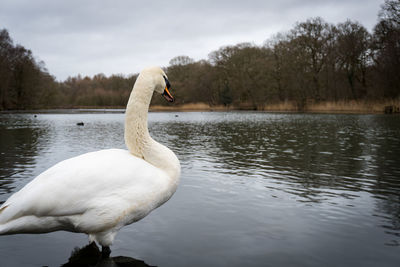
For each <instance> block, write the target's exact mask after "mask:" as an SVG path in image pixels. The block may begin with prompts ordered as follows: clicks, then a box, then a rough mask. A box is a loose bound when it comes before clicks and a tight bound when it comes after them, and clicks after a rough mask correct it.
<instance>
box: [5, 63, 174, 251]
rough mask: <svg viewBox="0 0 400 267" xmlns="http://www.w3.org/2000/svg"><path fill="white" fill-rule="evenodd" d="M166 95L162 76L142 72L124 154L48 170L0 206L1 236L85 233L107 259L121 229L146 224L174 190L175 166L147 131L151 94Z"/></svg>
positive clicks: (102, 154) (86, 157) (101, 154)
mask: <svg viewBox="0 0 400 267" xmlns="http://www.w3.org/2000/svg"><path fill="white" fill-rule="evenodd" d="M169 90H170V83H169V81H168V78H167V76H166V74H165V73H164V71H163V70H162V69H161V68H159V67H150V68H146V69H144V70H143V71H142V72H141V73H140V74H139V76H138V77H137V80H136V82H135V85H134V87H133V89H132V92H131V95H130V98H129V101H128V104H127V108H126V116H125V143H126V145H127V147H128V150H124V149H107V150H100V151H97V152H91V153H86V154H83V155H80V156H77V157H74V158H70V159H67V160H64V161H61V162H59V163H58V164H56V165H54V166H53V167H51V168H49V169H47V170H46V171H44V172H43V173H41V174H40V175H38V176H37V177H36V178H35V179H34V180H32V181H31V182H29V183H28V184H27V185H25V187H23V188H22V189H21V190H20V191H18V192H16V193H15V194H13V195H12V196H11V197H10V198H9V199H8V200H7V201H6V202H5V203H3V205H1V206H0V234H1V235H8V234H19V233H48V232H53V231H58V230H65V231H70V232H76V233H85V234H87V235H88V236H89V241H90V242H93V241H95V242H97V243H99V244H100V245H101V246H102V251H103V254H104V255H105V256H108V255H109V254H110V252H111V250H110V248H109V247H110V246H111V245H112V243H113V241H114V238H115V236H116V234H117V232H118V231H119V230H120V229H121V228H122V227H123V226H125V225H128V224H131V223H134V222H136V221H138V220H140V219H142V218H144V217H145V216H147V215H148V214H149V213H150V212H151V211H152V210H154V209H156V208H157V207H159V206H160V205H162V204H163V203H165V202H166V201H168V200H169V199H170V198H171V196H172V195H173V194H174V192H175V191H176V189H177V186H178V182H179V177H180V163H179V160H178V158H177V157H176V155H175V154H174V153H173V152H172V151H171V150H170V149H169V148H167V147H166V146H164V145H162V144H160V143H158V142H156V141H155V140H154V139H152V138H151V136H150V134H149V131H148V126H147V117H148V109H149V104H150V101H151V98H152V95H153V92H158V93H161V94H162V95H163V96H164V97H165V98H166V99H167V100H168V101H169V102H173V101H174V98H173V97H172V95H171V94H170V92H169Z"/></svg>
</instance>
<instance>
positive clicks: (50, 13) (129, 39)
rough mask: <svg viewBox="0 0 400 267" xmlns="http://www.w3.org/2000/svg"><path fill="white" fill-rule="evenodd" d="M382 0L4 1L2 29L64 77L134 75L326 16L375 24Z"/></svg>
mask: <svg viewBox="0 0 400 267" xmlns="http://www.w3.org/2000/svg"><path fill="white" fill-rule="evenodd" d="M382 3H383V0H274V1H269V0H260V1H252V0H247V1H245V0H240V1H237V0H223V1H218V0H197V1H183V0H169V1H151V0H148V1H143V0H142V1H135V0H131V1H128V0H89V1H88V0H66V1H58V0H35V1H32V0H1V1H0V29H1V28H6V29H7V30H8V31H9V33H10V35H11V38H12V39H13V40H14V42H15V43H18V44H21V45H23V46H24V47H26V48H28V49H31V50H32V52H33V54H34V55H35V56H36V58H37V59H39V60H43V61H44V62H45V63H46V67H47V68H48V70H49V72H50V73H51V74H53V75H55V76H56V78H57V79H58V80H64V79H66V78H67V77H68V76H75V75H77V74H81V75H89V76H92V75H94V74H97V73H104V74H106V75H110V74H117V73H120V74H124V75H128V74H132V73H137V72H139V71H140V70H141V69H142V68H143V67H145V66H149V65H160V66H167V65H168V62H169V60H170V59H171V58H173V57H175V56H178V55H187V56H189V57H192V58H194V59H195V60H199V59H207V56H208V54H209V53H210V52H211V51H214V50H217V49H218V48H220V47H221V46H224V45H234V44H237V43H240V42H253V43H255V44H257V45H260V44H263V42H264V41H265V40H266V39H268V38H270V37H271V36H272V35H274V34H276V33H278V32H282V31H287V30H290V29H292V28H293V26H294V25H295V23H296V22H298V21H305V20H306V19H307V18H310V17H316V16H320V17H322V18H323V19H325V20H326V21H327V22H330V23H335V24H336V23H339V22H344V21H345V20H346V19H348V18H349V19H351V20H356V21H358V22H360V23H361V24H362V25H364V26H365V27H366V28H367V29H368V30H370V31H371V30H372V28H373V26H374V25H375V23H376V21H377V13H378V11H379V10H380V5H381V4H382Z"/></svg>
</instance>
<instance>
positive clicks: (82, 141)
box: [0, 112, 400, 266]
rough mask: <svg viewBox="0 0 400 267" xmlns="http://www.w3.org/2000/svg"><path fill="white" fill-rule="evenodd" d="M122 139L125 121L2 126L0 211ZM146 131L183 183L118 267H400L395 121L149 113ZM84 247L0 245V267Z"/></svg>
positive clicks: (117, 247)
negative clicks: (168, 152)
mask: <svg viewBox="0 0 400 267" xmlns="http://www.w3.org/2000/svg"><path fill="white" fill-rule="evenodd" d="M78 122H84V126H77V123H78ZM123 129H124V114H122V113H68V114H37V116H35V115H34V114H0V138H1V141H0V157H1V160H0V202H1V203H3V202H4V201H5V200H6V199H7V198H8V197H9V196H10V195H11V194H12V193H14V192H16V191H18V190H19V189H20V188H22V187H23V186H24V185H25V184H26V183H28V182H29V181H30V180H32V179H33V178H34V177H35V176H37V175H38V174H40V173H41V172H43V171H44V170H46V169H47V168H49V167H51V166H52V165H54V164H55V163H57V162H59V161H61V160H64V159H67V158H70V157H73V156H77V155H80V154H82V153H85V152H90V151H96V150H100V149H106V148H125V144H124V139H123V132H124V131H123ZM149 130H150V133H151V135H152V136H153V138H154V139H156V140H157V141H159V142H161V143H163V144H165V145H166V146H168V147H169V148H171V149H172V150H173V151H174V152H175V153H176V154H177V156H178V158H179V159H180V162H181V166H182V174H181V182H180V185H179V187H178V190H177V192H176V193H175V195H174V196H173V197H172V198H171V199H170V201H168V202H167V203H166V204H164V205H163V206H161V207H160V208H158V209H157V210H155V211H153V212H152V213H151V214H150V215H149V216H147V217H146V218H145V219H143V220H141V221H139V222H137V223H135V224H132V225H129V226H126V227H124V228H123V229H122V230H121V231H120V232H119V234H118V235H117V236H116V240H115V243H114V245H113V246H112V247H111V249H112V253H111V256H112V257H115V256H124V257H128V258H132V259H137V260H141V261H144V262H145V263H146V264H148V265H151V266H398V264H399V262H400V116H395V115H328V114H278V113H258V112H170V113H163V112H153V113H150V114H149ZM66 190H68V188H66ZM87 244H88V241H87V237H86V235H84V234H76V233H68V232H54V233H49V234H42V235H28V234H24V235H12V236H0V266H60V265H62V264H65V263H67V262H68V260H69V257H70V255H71V252H72V251H74V249H76V248H81V247H84V246H86V245H87ZM107 266H115V265H107ZM124 266H126V265H124ZM131 266H135V265H131Z"/></svg>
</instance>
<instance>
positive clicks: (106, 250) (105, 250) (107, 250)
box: [101, 246, 111, 258]
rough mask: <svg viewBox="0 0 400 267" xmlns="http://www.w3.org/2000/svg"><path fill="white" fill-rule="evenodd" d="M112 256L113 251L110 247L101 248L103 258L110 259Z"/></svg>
mask: <svg viewBox="0 0 400 267" xmlns="http://www.w3.org/2000/svg"><path fill="white" fill-rule="evenodd" d="M110 254H111V249H110V247H109V246H106V247H105V246H101V257H102V258H108V257H109V256H110Z"/></svg>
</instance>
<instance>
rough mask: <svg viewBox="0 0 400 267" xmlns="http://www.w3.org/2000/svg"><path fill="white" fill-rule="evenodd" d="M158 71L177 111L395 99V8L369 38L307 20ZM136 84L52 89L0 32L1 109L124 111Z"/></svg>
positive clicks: (399, 17)
mask: <svg viewBox="0 0 400 267" xmlns="http://www.w3.org/2000/svg"><path fill="white" fill-rule="evenodd" d="M165 71H166V73H167V75H168V76H169V79H170V81H171V83H172V88H173V94H174V95H175V96H176V99H177V104H190V103H198V102H202V103H206V104H209V105H211V106H214V105H225V106H232V107H236V108H246V109H263V108H264V106H265V105H268V104H271V103H280V102H292V103H295V104H296V106H297V108H298V109H299V110H302V109H305V108H306V106H307V105H308V104H309V103H310V102H312V103H316V102H317V103H318V102H321V101H331V102H337V101H352V100H356V101H369V100H371V101H380V100H388V99H399V98H400V75H399V74H400V1H399V0H386V1H385V2H384V4H383V5H382V6H381V10H380V12H379V14H378V23H377V24H376V26H375V27H374V29H373V32H372V33H369V32H368V31H367V29H366V28H365V27H364V26H362V25H361V24H360V23H358V22H355V21H351V20H347V21H345V22H343V23H339V24H337V25H334V24H331V23H328V22H326V21H324V20H323V19H322V18H319V17H317V18H311V19H308V20H307V21H304V22H299V23H297V24H296V25H295V26H294V28H293V29H292V30H290V31H289V32H286V33H279V34H277V35H276V36H275V37H274V38H272V39H270V40H267V41H266V42H265V43H264V44H263V45H262V46H257V45H254V44H251V43H242V44H237V45H234V46H225V47H222V48H220V49H219V50H217V51H213V52H211V53H210V54H209V57H208V59H207V60H200V61H194V60H193V59H191V58H189V57H188V56H178V57H175V58H173V59H172V60H171V61H170V64H169V66H168V67H166V68H165ZM135 79H136V75H131V76H128V77H126V76H123V75H112V76H110V77H106V76H105V75H103V74H98V75H95V76H94V77H81V76H80V75H78V76H77V77H70V78H68V79H67V80H65V81H64V82H56V81H55V79H54V77H52V76H51V75H50V74H49V73H48V72H47V70H46V69H45V68H44V64H43V63H42V62H36V61H35V59H34V57H33V56H32V53H31V52H30V51H29V50H26V49H25V48H23V47H22V46H19V45H16V46H15V45H13V42H12V40H11V38H10V37H9V35H8V32H7V31H6V30H2V31H1V32H0V90H1V96H0V109H24V108H48V107H53V108H54V107H95V106H103V107H104V106H125V105H126V102H127V100H128V97H129V93H130V91H131V89H132V86H133V84H134V81H135ZM162 100H163V99H161V98H159V97H158V98H157V97H155V98H154V99H153V104H161V105H162V104H166V102H164V101H162Z"/></svg>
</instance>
